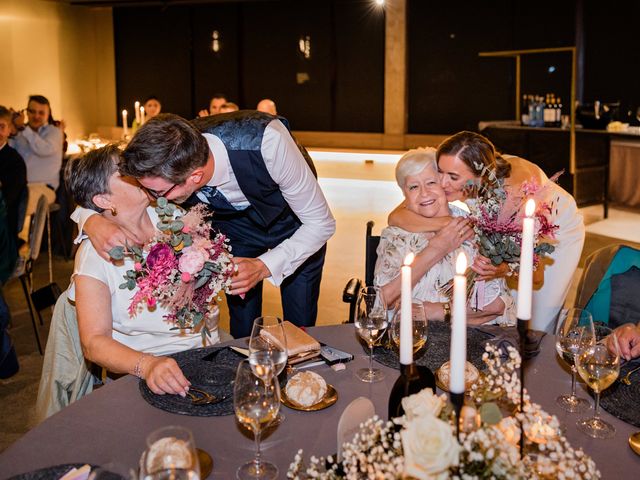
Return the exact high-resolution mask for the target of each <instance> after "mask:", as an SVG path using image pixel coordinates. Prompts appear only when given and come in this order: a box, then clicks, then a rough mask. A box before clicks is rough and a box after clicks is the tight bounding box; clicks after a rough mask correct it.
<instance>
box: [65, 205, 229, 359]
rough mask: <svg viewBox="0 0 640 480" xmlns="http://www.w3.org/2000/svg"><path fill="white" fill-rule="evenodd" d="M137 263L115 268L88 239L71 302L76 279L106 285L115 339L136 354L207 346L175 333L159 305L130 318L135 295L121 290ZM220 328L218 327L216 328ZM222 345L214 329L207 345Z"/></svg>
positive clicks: (80, 256) (79, 259)
mask: <svg viewBox="0 0 640 480" xmlns="http://www.w3.org/2000/svg"><path fill="white" fill-rule="evenodd" d="M147 212H148V213H149V217H150V218H151V221H152V222H153V224H154V225H155V224H156V223H157V222H158V215H157V213H156V212H155V210H154V209H153V208H152V207H148V208H147ZM133 263H134V262H133V260H132V259H131V258H126V259H125V261H124V264H122V265H114V264H113V263H111V262H107V261H106V260H104V259H103V258H102V257H100V255H98V252H96V250H95V249H94V248H93V245H91V242H90V241H89V240H88V239H87V240H84V241H83V242H82V244H81V245H80V248H78V252H77V254H76V259H75V269H74V272H73V277H72V280H71V285H69V291H68V295H69V299H70V300H75V283H74V281H73V280H74V278H75V276H76V275H86V276H89V277H93V278H95V279H96V280H98V281H100V282H102V283H104V284H105V285H106V286H107V287H108V288H109V291H110V293H111V314H112V315H113V339H114V340H117V341H118V342H120V343H122V344H123V345H126V346H128V347H130V348H133V349H134V350H139V351H141V352H146V353H151V354H154V355H169V354H171V353H175V352H180V351H183V350H188V349H191V348H199V347H202V346H205V345H204V344H203V341H202V336H201V334H200V333H191V332H190V331H181V330H172V328H173V327H174V325H173V324H172V323H169V322H167V321H166V320H165V319H164V315H166V314H167V313H168V312H167V310H165V309H164V308H162V306H160V305H158V306H157V307H156V308H155V309H154V310H148V309H147V308H145V309H143V310H142V311H140V312H139V313H138V314H137V315H136V316H131V315H129V311H128V309H129V304H130V303H131V298H132V297H133V291H131V290H128V289H121V288H120V284H121V283H123V281H124V280H123V277H124V275H125V274H126V272H127V270H133ZM216 327H217V326H216ZM217 342H219V335H218V331H217V329H213V330H212V332H211V337H209V338H207V341H206V345H210V344H213V343H217Z"/></svg>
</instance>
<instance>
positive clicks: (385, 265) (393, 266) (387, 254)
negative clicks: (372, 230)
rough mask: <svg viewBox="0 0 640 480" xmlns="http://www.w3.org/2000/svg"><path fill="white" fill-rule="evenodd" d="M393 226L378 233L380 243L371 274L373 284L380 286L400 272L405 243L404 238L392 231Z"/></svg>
mask: <svg viewBox="0 0 640 480" xmlns="http://www.w3.org/2000/svg"><path fill="white" fill-rule="evenodd" d="M394 230H395V229H394V228H392V227H387V228H385V229H384V230H382V233H381V234H380V244H379V245H378V249H377V250H376V253H377V254H378V259H377V260H376V267H375V270H374V275H373V284H374V285H376V286H379V287H382V286H384V285H386V284H388V283H389V282H390V281H392V280H393V279H394V278H396V277H397V276H398V275H399V274H400V267H401V266H402V261H403V258H404V257H405V250H406V245H405V241H404V239H403V238H402V237H401V236H400V235H397V234H396V233H394Z"/></svg>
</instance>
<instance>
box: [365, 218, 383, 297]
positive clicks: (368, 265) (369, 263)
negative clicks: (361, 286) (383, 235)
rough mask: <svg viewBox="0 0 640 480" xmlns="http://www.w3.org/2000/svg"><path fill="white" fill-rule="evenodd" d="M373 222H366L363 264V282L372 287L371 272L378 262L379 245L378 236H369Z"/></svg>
mask: <svg viewBox="0 0 640 480" xmlns="http://www.w3.org/2000/svg"><path fill="white" fill-rule="evenodd" d="M374 225H375V224H374V222H373V220H369V221H368V222H367V235H366V238H365V264H364V282H365V285H373V272H374V270H375V268H376V261H377V260H378V252H377V250H378V245H379V244H380V236H379V235H371V231H372V230H373V226H374Z"/></svg>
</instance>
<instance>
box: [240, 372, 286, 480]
mask: <svg viewBox="0 0 640 480" xmlns="http://www.w3.org/2000/svg"><path fill="white" fill-rule="evenodd" d="M268 368H270V369H273V368H274V367H273V365H271V366H270V367H268ZM233 408H234V410H235V413H236V418H237V419H238V421H239V422H240V423H241V424H243V425H246V426H247V427H249V428H250V429H251V430H252V431H253V435H254V438H255V443H256V453H255V456H254V458H253V460H251V461H249V462H247V463H245V464H244V465H241V466H240V468H238V470H237V472H236V477H237V478H238V479H239V480H251V479H275V478H278V467H276V466H275V465H274V464H272V463H269V462H265V461H264V460H262V456H261V453H260V437H261V435H262V431H263V430H264V429H265V428H266V427H268V426H269V425H270V424H271V422H273V420H274V419H275V418H276V417H277V416H278V411H279V409H280V386H279V384H278V379H277V377H276V376H275V375H269V376H268V379H267V380H266V381H265V380H263V379H262V378H260V377H258V376H256V375H255V374H254V368H253V367H252V366H251V364H250V362H249V360H243V361H242V362H240V364H239V365H238V372H237V374H236V381H235V384H234V386H233Z"/></svg>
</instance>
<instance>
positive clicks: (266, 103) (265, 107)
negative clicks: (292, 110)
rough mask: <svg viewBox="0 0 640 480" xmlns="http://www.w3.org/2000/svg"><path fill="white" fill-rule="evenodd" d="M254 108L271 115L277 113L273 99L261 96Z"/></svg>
mask: <svg viewBox="0 0 640 480" xmlns="http://www.w3.org/2000/svg"><path fill="white" fill-rule="evenodd" d="M256 110H258V111H259V112H264V113H270V114H271V115H277V114H278V111H277V110H276V104H275V102H274V101H273V100H270V99H268V98H263V99H262V100H260V101H259V102H258V106H257V107H256Z"/></svg>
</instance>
